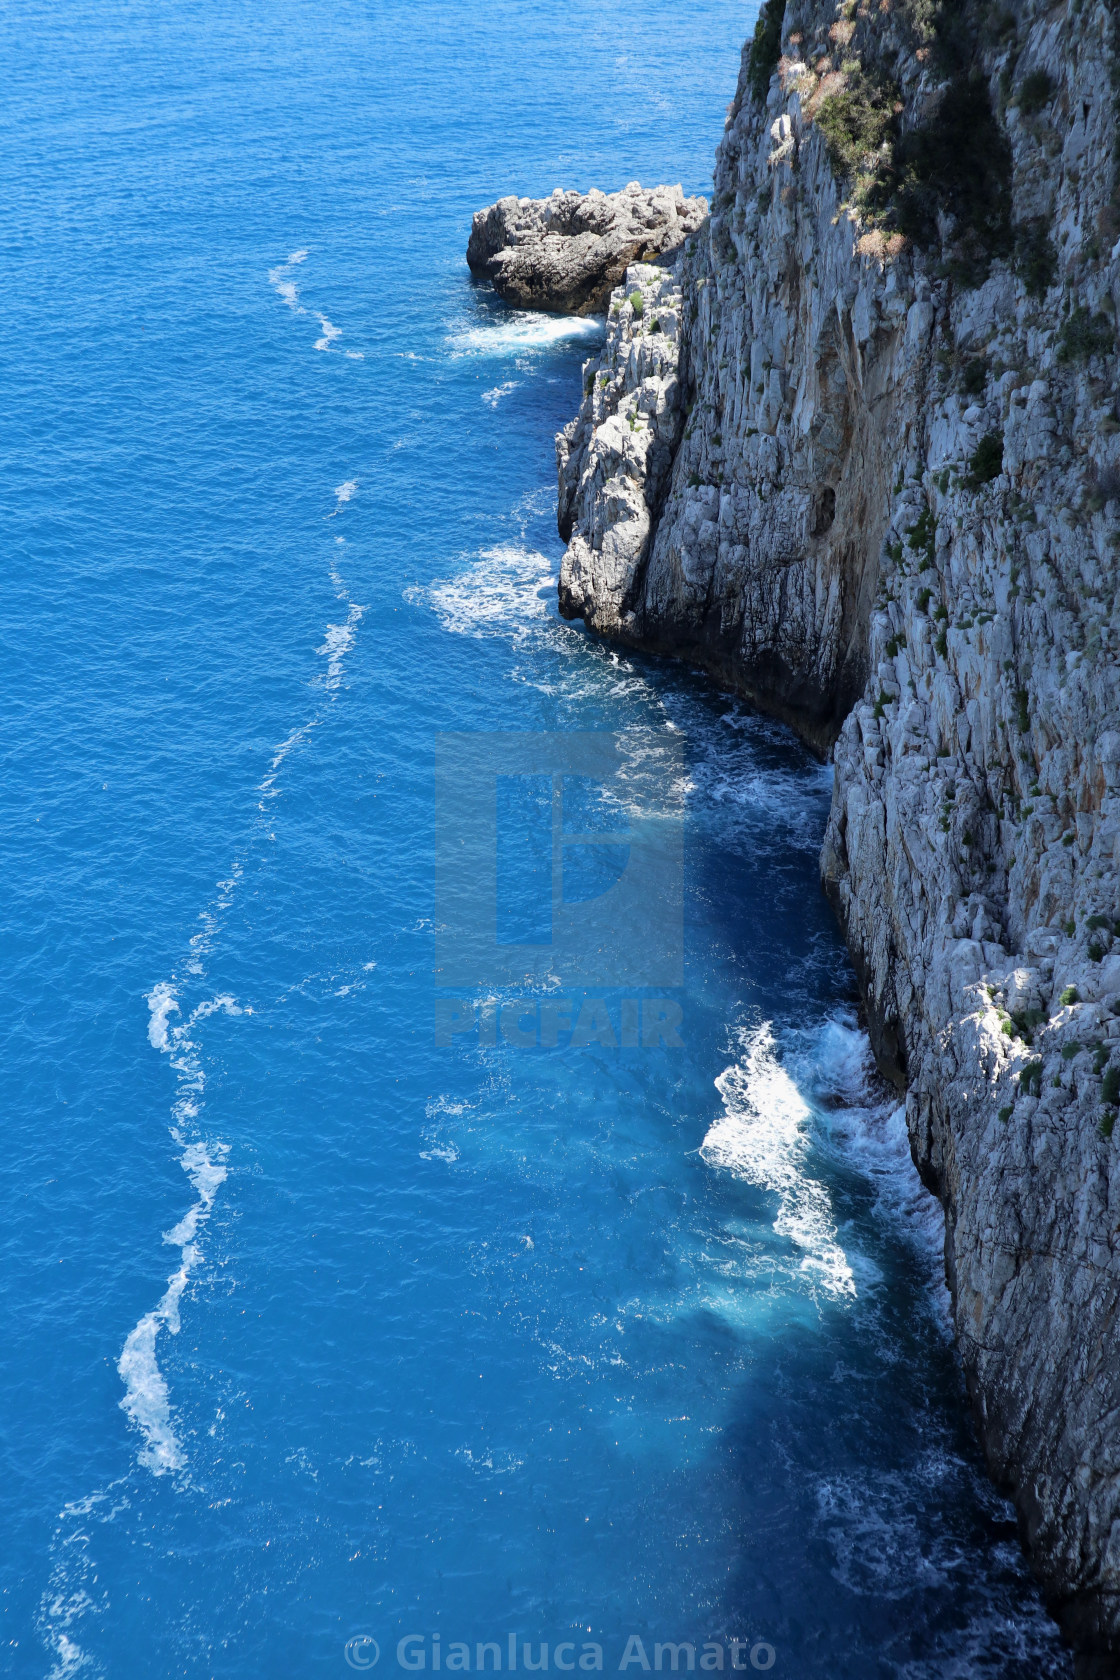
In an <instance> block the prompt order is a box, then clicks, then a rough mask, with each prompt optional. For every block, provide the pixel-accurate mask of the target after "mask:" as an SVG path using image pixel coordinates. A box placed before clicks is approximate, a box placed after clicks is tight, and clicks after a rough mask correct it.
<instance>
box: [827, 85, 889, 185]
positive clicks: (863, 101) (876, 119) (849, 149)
mask: <svg viewBox="0 0 1120 1680" xmlns="http://www.w3.org/2000/svg"><path fill="white" fill-rule="evenodd" d="M898 110H899V100H898V95H897V89H895V88H894V87H893V86H892V85H891V83H889V82H888V81H886V80H885V79H881V78H879V77H876V76H867V75H864V74H863V73H862V72H858V73H857V74H854V75H853V76H852V78H851V80H850V82H849V85H848V86H847V87H846V88H845V89H844V91H843V92H842V93H834V94H831V95H830V96H829V97H828V98H827V99H823V100H822V101H821V104H820V108H819V110H818V111H817V118H816V121H817V127H818V128H819V129H820V131H821V133H822V134H823V135H824V138H825V143H826V145H827V146H828V158H829V162H830V163H831V165H832V170H833V173H834V174H835V175H836V177H837V179H839V180H841V181H856V180H857V179H858V177H859V176H860V175H861V174H873V175H874V176H875V177H876V183H877V181H878V177H879V175H880V174H881V172H882V171H883V170H885V169H887V168H888V167H889V153H887V154H883V148H884V146H886V145H887V144H888V143H889V142H890V141H891V139H892V138H893V135H894V130H895V127H896V124H897V122H898ZM881 154H883V155H881ZM870 185H871V184H870V183H869V186H870ZM872 191H873V192H874V188H873V187H872ZM879 196H881V194H880V195H879Z"/></svg>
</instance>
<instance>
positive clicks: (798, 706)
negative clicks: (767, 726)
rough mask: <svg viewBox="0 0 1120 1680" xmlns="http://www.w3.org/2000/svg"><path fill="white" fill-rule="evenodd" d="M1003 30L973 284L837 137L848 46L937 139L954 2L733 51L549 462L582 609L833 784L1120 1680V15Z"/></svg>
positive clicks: (904, 1063)
mask: <svg viewBox="0 0 1120 1680" xmlns="http://www.w3.org/2000/svg"><path fill="white" fill-rule="evenodd" d="M1015 10H1016V15H1015V16H1014V17H1011V15H1010V14H1006V16H1007V19H1008V21H1007V22H1006V23H1000V24H999V26H998V27H996V26H995V25H994V24H992V22H991V19H992V16H993V15H994V14H992V12H991V9H990V8H984V7H981V6H979V5H978V4H973V3H972V0H963V3H962V4H961V5H958V6H956V8H955V13H956V14H958V15H964V16H965V17H966V19H967V17H969V16H971V15H973V14H975V19H976V43H977V44H976V46H975V58H974V62H973V64H972V68H971V71H970V75H971V76H972V77H973V81H972V82H971V83H970V86H971V87H972V88H973V89H975V88H977V87H980V88H981V89H982V90H983V89H986V90H987V96H988V97H989V98H990V102H991V109H992V111H993V112H994V113H995V119H994V120H995V121H996V123H997V124H998V132H999V135H1000V136H1002V138H1001V139H1000V142H999V143H1000V145H1001V146H1003V145H1005V146H1006V148H1007V159H1008V162H1007V169H1008V178H1007V180H1008V185H1007V190H1008V194H1009V201H1008V202H1009V210H1008V217H1009V220H1008V223H1007V227H1008V230H1009V231H1008V234H1007V238H1006V240H1005V241H1004V243H1003V244H1002V245H1001V244H999V242H998V240H997V241H996V242H995V243H994V245H993V248H992V250H991V251H989V253H988V260H987V261H986V262H985V264H984V265H983V268H982V270H981V271H979V272H978V271H977V269H976V265H975V264H973V267H972V270H971V271H969V272H962V270H961V268H960V265H959V264H958V265H957V266H956V267H954V263H953V261H952V260H948V258H947V256H946V252H947V251H949V255H950V256H951V250H950V247H949V246H948V245H946V246H945V247H944V248H942V249H941V250H940V251H938V250H931V249H930V248H929V246H928V244H926V245H923V244H922V243H921V242H919V241H916V240H914V239H911V238H909V237H907V236H905V235H903V234H901V233H900V232H898V231H897V227H895V228H892V225H891V222H890V219H889V217H884V216H877V215H876V214H873V213H872V211H871V210H870V209H869V205H871V204H872V203H873V199H872V197H871V193H870V191H869V190H864V189H861V188H860V185H859V181H858V180H857V181H856V182H855V183H854V184H853V181H852V180H851V179H850V178H848V179H844V178H842V176H843V170H842V169H841V167H840V166H839V164H838V162H837V156H836V152H835V148H832V149H831V150H830V146H829V143H828V139H827V135H826V132H825V128H826V127H827V112H828V107H827V100H828V98H829V97H830V95H837V94H840V93H844V92H845V89H847V90H848V91H849V92H850V91H851V89H852V88H853V87H857V88H858V83H857V82H856V81H855V80H854V78H855V77H856V75H857V74H858V72H859V54H860V53H861V52H862V53H863V54H864V56H865V57H866V56H867V55H868V54H869V53H874V54H876V55H877V58H876V63H877V65H878V72H877V73H879V74H881V75H889V76H890V78H891V80H892V81H893V83H894V86H895V87H896V89H897V101H898V104H897V108H898V110H899V111H900V112H901V113H902V115H901V118H900V119H899V120H900V122H901V124H902V126H903V130H905V125H906V124H907V123H910V124H912V125H916V124H918V123H919V122H924V121H928V120H929V113H930V112H931V111H932V112H934V113H936V111H937V109H938V102H939V100H941V99H942V98H943V97H944V93H945V87H944V84H943V83H942V82H940V81H939V76H941V75H942V74H943V72H942V71H940V70H939V68H938V59H937V52H938V50H939V49H938V42H937V39H936V38H933V37H930V38H929V40H928V41H927V44H925V45H923V44H922V43H923V38H922V36H921V29H920V18H919V21H918V22H915V21H914V20H915V18H918V16H919V13H921V14H922V15H923V16H925V15H926V14H938V7H937V6H936V5H927V6H925V7H924V9H923V8H922V7H919V6H917V5H916V4H914V3H913V0H894V3H893V4H892V6H891V7H887V8H885V7H882V6H874V5H870V4H868V5H862V6H860V7H859V8H857V7H856V6H855V5H854V4H853V5H845V4H841V5H839V6H836V5H833V4H826V3H824V0H789V3H788V4H787V6H786V9H785V17H784V25H783V33H782V42H781V56H780V59H779V60H778V63H777V66H776V68H775V71H774V73H773V75H772V76H771V78H770V81H769V86H768V89H766V91H765V93H762V92H758V93H757V94H756V92H755V88H756V86H757V79H754V80H752V76H751V73H750V65H749V56H748V54H746V53H745V54H744V69H743V74H742V76H741V78H740V84H739V90H738V93H737V96H736V100H735V103H734V105H733V106H732V109H731V112H730V115H729V117H728V122H727V128H726V132H725V135H724V139H723V141H722V143H721V146H720V149H719V152H718V155H717V163H716V173H715V196H714V200H713V206H712V214H711V216H710V218H709V219H708V220H707V221H706V222H705V223H704V225H703V226H702V227H701V228H700V229H699V230H698V231H697V232H696V233H695V234H693V235H692V236H691V237H690V238H689V239H688V240H687V243H686V245H685V247H684V250H683V251H682V252H681V254H680V256H679V257H678V258H677V259H676V260H675V261H674V262H668V261H664V260H663V261H661V262H660V263H657V262H655V263H648V262H645V263H643V262H631V265H630V266H629V267H628V269H627V271H626V273H625V277H624V282H623V284H622V285H620V286H619V287H618V289H617V290H616V291H615V292H614V295H613V298H612V300H611V303H610V308H609V312H608V320H607V337H606V344H605V348H604V350H603V352H602V354H601V356H598V357H596V358H593V359H592V360H591V361H590V362H589V363H588V364H587V365H586V367H585V370H584V393H583V401H582V404H581V407H580V411H579V414H578V415H577V417H576V418H575V419H574V420H573V421H572V422H571V423H570V424H569V425H568V426H567V427H566V428H565V429H564V431H563V432H562V433H561V434H560V436H559V437H558V439H557V461H558V473H559V525H560V531H561V535H562V536H563V537H564V539H565V541H566V542H567V544H568V546H567V551H566V553H565V556H564V561H563V566H562V571H561V580H560V600H561V609H562V611H563V612H565V613H566V614H567V615H568V616H572V617H574V616H581V617H583V618H584V619H585V620H586V622H587V623H588V625H589V626H590V627H591V628H592V629H594V630H596V631H597V632H599V633H601V634H603V635H605V636H610V637H613V638H616V639H618V640H620V641H623V642H626V643H629V644H631V645H634V646H640V647H644V648H647V649H652V650H654V651H658V652H661V653H667V654H673V655H677V656H680V657H683V658H686V659H688V660H690V661H691V662H693V663H695V664H700V665H703V666H706V667H707V668H708V669H709V670H710V671H712V672H713V673H714V674H715V675H716V676H717V677H718V679H719V680H720V681H722V682H724V683H726V684H728V685H729V686H731V687H733V688H735V689H737V690H738V691H739V692H741V693H743V694H744V695H746V696H747V697H748V698H750V699H751V700H753V701H754V702H755V703H757V704H758V705H760V706H762V707H764V708H765V709H767V710H768V711H770V712H772V713H775V714H776V715H778V716H779V717H782V718H784V719H786V720H787V721H788V722H789V723H790V724H792V725H793V726H794V727H795V728H796V729H797V730H798V731H799V733H800V734H801V735H802V736H803V737H804V738H805V739H807V740H808V741H809V742H810V743H812V744H813V745H814V746H815V747H816V748H817V749H818V750H819V751H820V752H821V753H822V754H825V753H827V754H831V755H832V757H833V761H834V764H835V780H834V794H833V801H832V811H831V817H830V821H829V825H828V831H827V835H826V838H825V842H824V849H823V853H822V860H821V868H822V879H823V882H824V886H825V890H826V891H827V893H828V895H829V897H830V899H831V901H832V903H833V904H834V906H835V908H836V911H837V914H838V916H839V919H840V922H841V924H842V926H843V928H844V931H845V934H846V936H847V940H848V943H849V947H850V949H851V951H852V955H853V958H854V961H855V964H856V968H857V972H858V974H859V977H860V980H861V984H862V986H863V989H864V993H865V997H866V1001H867V1009H868V1018H869V1024H870V1029H871V1035H872V1042H873V1044H874V1048H875V1051H876V1055H877V1057H878V1059H879V1063H880V1066H881V1068H882V1069H883V1070H884V1072H885V1073H886V1074H887V1075H888V1076H889V1077H890V1078H892V1079H893V1080H894V1081H895V1082H896V1083H897V1084H898V1085H899V1086H904V1087H905V1088H906V1091H907V1116H908V1124H909V1129H910V1139H911V1145H912V1150H913V1154H914V1159H915V1162H916V1164H917V1167H918V1170H919V1171H920V1172H921V1174H922V1177H923V1178H924V1179H925V1181H926V1182H927V1183H928V1184H929V1185H930V1187H931V1188H932V1189H934V1190H935V1191H936V1193H937V1194H938V1195H939V1196H940V1198H941V1200H942V1202H943V1204H944V1206H945V1210H946V1216H947V1234H946V1272H947V1278H948V1282H949V1285H950V1288H951V1290H952V1295H953V1306H954V1316H955V1324H956V1330H957V1336H958V1340H959V1345H960V1349H961V1354H962V1358H963V1362H964V1367H965V1371H966V1375H967V1378H968V1382H969V1387H970V1391H971V1394H972V1397H973V1401H974V1405H975V1410H976V1416H977V1420H978V1426H979V1428H980V1431H981V1435H982V1438H983V1440H984V1443H985V1447H986V1450H987V1453H988V1458H989V1462H990V1465H991V1467H992V1471H993V1474H994V1475H995V1477H996V1478H997V1480H998V1481H999V1482H1000V1483H1001V1484H1002V1485H1003V1486H1005V1487H1006V1488H1008V1489H1009V1490H1010V1492H1011V1493H1012V1495H1013V1496H1014V1498H1015V1500H1016V1502H1017V1505H1018V1509H1019V1512H1020V1516H1021V1521H1022V1533H1023V1538H1024V1542H1025V1544H1026V1546H1027V1549H1028V1553H1029V1555H1030V1558H1031V1560H1032V1563H1033V1566H1034V1568H1035V1569H1036V1571H1037V1573H1038V1575H1039V1576H1040V1578H1041V1580H1042V1582H1043V1585H1044V1588H1045V1590H1046V1593H1047V1599H1048V1602H1049V1604H1050V1606H1051V1608H1052V1610H1053V1611H1054V1613H1055V1615H1056V1616H1057V1617H1058V1619H1059V1621H1060V1622H1061V1624H1062V1626H1063V1627H1064V1629H1065V1630H1066V1632H1067V1634H1068V1636H1069V1637H1070V1639H1071V1640H1072V1642H1073V1644H1074V1646H1075V1649H1076V1651H1077V1667H1078V1673H1079V1675H1081V1676H1082V1677H1084V1680H1088V1677H1091V1676H1092V1677H1097V1676H1107V1675H1116V1674H1118V1673H1120V1334H1118V1322H1117V1320H1118V1313H1120V1133H1118V1132H1117V1131H1116V1130H1115V1129H1114V1128H1115V1122H1116V1119H1117V1115H1118V1113H1120V668H1118V652H1120V593H1118V589H1117V573H1118V564H1120V411H1118V408H1117V372H1118V365H1117V356H1116V318H1117V311H1118V308H1120V238H1118V235H1120V210H1118V205H1120V194H1118V188H1117V181H1116V162H1115V157H1116V138H1117V117H1116V93H1115V89H1114V83H1115V82H1116V81H1117V71H1118V68H1120V13H1118V12H1116V11H1114V10H1113V8H1112V6H1111V5H1109V4H1106V3H1105V0H1070V3H1068V4H1067V3H1059V4H1050V5H1044V4H1042V3H1041V0H1023V3H1022V4H1020V5H1019V6H1018V7H1017V8H1016V9H1015ZM1003 16H1004V14H1001V17H1003ZM997 21H998V20H997ZM861 32H862V33H861ZM853 64H854V65H855V69H854V70H853V68H852V66H853ZM977 77H978V78H979V81H977V80H976V78H977ZM1026 77H1033V82H1032V83H1031V84H1029V85H1030V86H1031V87H1032V88H1033V95H1032V96H1031V97H1028V95H1027V93H1026V92H1025V91H1024V92H1023V93H1022V95H1021V96H1020V95H1018V94H1017V89H1019V88H1020V87H1025V86H1026V85H1027V84H1025V81H1024V79H1025V78H1026ZM1017 100H1018V102H1017ZM832 109H833V110H834V111H835V110H836V107H835V106H834V107H832ZM822 124H824V125H825V126H824V127H822ZM884 155H885V154H884ZM868 167H870V165H869V166H868ZM864 187H865V189H866V181H865V184H864ZM861 190H863V196H862V198H861V196H860V195H861ZM505 202H506V203H508V204H513V203H514V202H515V201H508V200H507V201H505ZM940 215H941V221H940V224H939V225H940V230H941V236H942V237H943V238H945V239H949V236H951V234H952V232H953V228H952V223H951V218H949V219H947V218H946V215H945V213H944V210H943V209H942V210H941V212H940ZM1032 240H1033V241H1034V244H1033V246H1032V245H1031V241H1032ZM1031 250H1034V251H1035V252H1036V253H1038V252H1041V253H1042V258H1041V259H1040V260H1039V261H1037V262H1034V263H1033V265H1032V262H1031V261H1030V260H1027V259H1026V258H1024V256H1023V252H1024V251H1027V252H1028V253H1029V252H1030V251H1031ZM1043 259H1044V260H1043Z"/></svg>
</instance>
